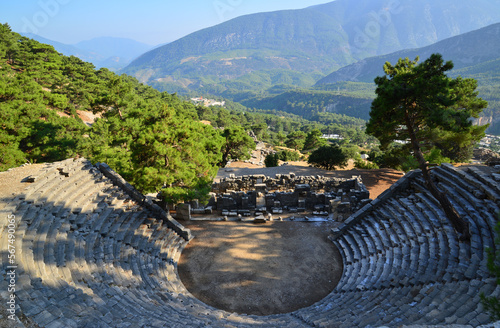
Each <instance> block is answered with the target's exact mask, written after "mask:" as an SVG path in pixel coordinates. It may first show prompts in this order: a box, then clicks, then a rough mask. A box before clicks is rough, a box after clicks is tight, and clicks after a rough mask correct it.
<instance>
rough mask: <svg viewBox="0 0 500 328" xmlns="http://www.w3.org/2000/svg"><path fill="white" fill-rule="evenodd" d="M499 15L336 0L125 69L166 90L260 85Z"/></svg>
mask: <svg viewBox="0 0 500 328" xmlns="http://www.w3.org/2000/svg"><path fill="white" fill-rule="evenodd" d="M498 21H500V1H499V0H478V1H477V2H475V3H474V4H471V3H469V2H467V1H464V0H460V1H451V0H443V1H440V2H438V3H435V2H432V1H430V0H423V1H420V2H418V3H415V2H412V1H408V0H405V1H396V0H391V1H386V0H376V1H373V0H371V1H369V0H355V1H350V0H337V1H334V2H330V3H327V4H323V5H316V6H311V7H307V8H304V9H298V10H284V11H275V12H269V13H258V14H250V15H246V16H241V17H237V18H234V19H232V20H229V21H227V22H224V23H221V24H219V25H216V26H213V27H209V28H205V29H202V30H200V31H197V32H194V33H192V34H190V35H187V36H186V37H184V38H181V39H179V40H176V41H174V42H172V43H170V44H168V45H165V46H162V47H159V48H157V49H154V50H152V51H150V52H147V53H145V54H143V55H142V56H140V57H138V58H137V59H136V60H134V61H133V62H132V63H131V64H130V65H128V66H127V67H126V68H124V69H123V70H122V72H124V73H127V74H131V75H134V76H135V77H136V78H138V79H139V80H140V81H142V82H145V83H152V82H155V83H158V84H160V85H161V84H162V83H163V89H165V90H168V89H169V87H174V86H175V85H177V86H180V85H181V84H179V83H177V84H176V81H178V80H179V79H182V80H183V83H182V88H186V87H187V88H188V89H193V90H203V88H204V86H206V85H207V84H210V85H215V84H217V85H221V86H222V88H226V89H227V88H228V86H227V84H228V83H229V84H230V83H232V82H235V81H236V82H239V81H240V79H244V80H245V79H246V80H250V81H256V82H258V84H259V83H262V81H265V80H270V79H273V77H274V76H275V75H276V72H275V70H280V69H281V70H288V71H289V72H291V71H294V72H299V73H301V74H305V75H308V76H310V74H316V75H318V74H319V75H323V76H325V75H327V74H329V73H330V72H332V71H333V70H336V69H339V68H341V67H343V66H346V65H349V64H352V63H354V62H357V61H358V60H360V59H363V58H367V57H370V56H373V55H381V54H385V53H390V52H393V51H396V50H401V49H405V48H409V47H417V46H418V47H420V46H423V45H428V44H431V43H433V42H436V41H439V40H441V39H444V38H446V37H449V36H453V35H457V34H460V33H463V32H468V31H471V30H474V29H477V28H480V27H484V26H486V25H487V24H488V23H493V22H498ZM422 22H424V23H422ZM228 53H231V56H228V55H227V54H228ZM244 80H242V81H241V83H243V84H244V85H245V87H246V88H251V87H252V84H251V83H246V82H245V81H244ZM305 80H307V78H305ZM160 85H159V86H160ZM268 85H269V83H268ZM302 86H303V85H302Z"/></svg>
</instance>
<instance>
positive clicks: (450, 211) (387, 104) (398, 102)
mask: <svg viewBox="0 0 500 328" xmlns="http://www.w3.org/2000/svg"><path fill="white" fill-rule="evenodd" d="M417 63H418V58H417V59H416V60H414V61H411V60H409V59H408V58H406V59H400V60H399V61H398V63H397V64H396V65H395V66H393V65H391V64H390V63H386V64H385V65H384V71H385V74H386V75H385V76H382V77H377V78H376V79H375V83H376V84H377V89H376V94H377V97H376V98H375V100H374V101H373V103H372V106H371V111H370V120H369V122H368V123H367V132H368V133H369V134H371V135H373V136H375V137H376V138H378V139H379V141H380V142H381V144H382V148H383V149H384V148H385V149H386V148H387V147H388V146H389V145H390V144H391V143H392V142H394V141H404V142H407V151H408V154H412V155H413V156H414V157H415V159H416V160H417V161H418V164H419V167H420V169H421V170H422V173H423V177H424V179H425V181H426V184H427V188H428V189H429V190H430V192H431V193H432V195H433V196H434V197H435V198H436V199H437V200H438V201H439V203H440V204H441V206H442V208H443V210H444V212H445V213H446V216H447V217H448V218H449V219H450V221H451V222H452V224H453V225H454V227H455V229H456V230H457V232H459V233H460V234H461V237H462V239H464V240H467V239H469V238H470V232H469V228H468V225H467V223H466V222H465V221H464V220H462V218H461V217H460V216H459V214H458V213H457V211H456V210H455V209H454V208H453V206H452V204H451V203H450V201H449V200H448V198H447V197H446V195H445V194H444V193H443V192H441V191H439V189H438V188H437V187H436V186H435V184H434V183H433V181H432V179H431V176H430V171H429V166H430V164H429V163H428V162H427V161H426V159H425V156H426V155H427V154H429V153H431V152H432V151H434V152H436V151H438V152H443V151H444V152H449V153H450V152H451V151H452V149H456V148H470V147H472V146H473V145H474V143H476V142H477V141H479V140H480V139H481V138H482V137H483V135H484V131H485V129H486V127H485V126H483V127H480V126H474V125H473V124H472V121H471V119H472V118H477V117H479V114H480V113H481V111H482V110H483V109H484V108H485V107H486V106H487V102H486V101H484V100H482V99H481V98H478V97H477V92H476V87H477V82H476V81H475V80H473V79H462V78H461V77H458V78H455V79H452V78H449V77H448V76H447V75H446V74H445V73H446V72H447V71H449V70H451V69H452V68H453V63H452V62H451V61H449V62H446V63H444V61H443V59H442V56H441V55H439V54H433V55H432V56H431V57H430V58H429V59H427V60H426V61H424V62H422V63H421V64H417Z"/></svg>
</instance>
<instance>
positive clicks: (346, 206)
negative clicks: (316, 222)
mask: <svg viewBox="0 0 500 328" xmlns="http://www.w3.org/2000/svg"><path fill="white" fill-rule="evenodd" d="M350 210H351V203H350V202H342V203H340V204H339V206H338V207H337V212H338V213H343V214H344V213H348V212H349V211H350Z"/></svg>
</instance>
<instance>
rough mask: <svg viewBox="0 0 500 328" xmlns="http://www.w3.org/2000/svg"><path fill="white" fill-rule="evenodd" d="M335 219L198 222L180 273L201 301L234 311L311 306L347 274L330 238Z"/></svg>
mask: <svg viewBox="0 0 500 328" xmlns="http://www.w3.org/2000/svg"><path fill="white" fill-rule="evenodd" d="M332 224H333V223H327V222H321V223H303V222H276V221H275V222H272V223H267V224H263V225H256V224H253V223H243V222H206V221H205V222H196V223H190V224H186V226H187V227H188V228H190V229H191V231H192V232H193V234H194V235H195V238H194V239H193V240H192V241H191V242H190V243H189V245H188V246H187V247H186V249H185V250H184V251H183V253H182V256H181V261H180V263H179V275H180V277H181V279H182V282H183V283H184V285H185V286H186V288H187V289H188V290H189V291H190V292H191V293H192V294H193V295H194V296H196V297H197V298H198V299H199V300H201V301H203V302H205V303H206V304H209V305H211V306H214V307H216V308H219V309H223V310H227V311H230V312H237V313H246V314H256V315H269V314H276V313H287V312H291V311H294V310H297V309H300V308H303V307H305V306H308V305H311V304H313V303H315V302H317V301H319V300H321V299H323V298H324V297H325V296H326V295H328V294H329V293H330V292H331V291H332V290H333V288H334V287H335V286H336V285H337V283H338V280H339V279H340V277H341V275H342V269H343V268H342V260H341V257H340V253H339V251H338V250H337V249H336V248H335V246H334V245H333V243H332V242H331V241H329V240H328V239H327V236H328V234H329V232H330V229H331V227H332Z"/></svg>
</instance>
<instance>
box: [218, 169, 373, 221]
mask: <svg viewBox="0 0 500 328" xmlns="http://www.w3.org/2000/svg"><path fill="white" fill-rule="evenodd" d="M212 192H213V196H212V199H211V201H210V203H209V206H210V207H211V208H212V207H214V208H216V209H217V211H218V213H219V214H221V215H238V214H240V215H243V216H248V215H251V212H267V213H273V214H281V213H286V212H288V213H302V212H306V211H307V212H312V213H313V214H317V215H329V214H331V213H352V212H354V211H356V210H357V209H359V208H361V207H362V206H363V205H364V204H366V202H367V200H368V199H369V192H368V190H367V189H366V187H365V186H364V185H363V183H362V182H361V178H360V177H356V176H354V177H352V178H351V179H341V178H327V177H324V176H296V175H295V174H294V173H290V174H277V175H276V176H275V177H274V178H271V177H268V176H265V175H247V176H242V177H236V176H234V175H232V176H230V177H229V178H224V179H223V180H221V181H220V182H219V183H215V184H214V185H213V186H212Z"/></svg>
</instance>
